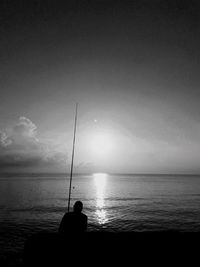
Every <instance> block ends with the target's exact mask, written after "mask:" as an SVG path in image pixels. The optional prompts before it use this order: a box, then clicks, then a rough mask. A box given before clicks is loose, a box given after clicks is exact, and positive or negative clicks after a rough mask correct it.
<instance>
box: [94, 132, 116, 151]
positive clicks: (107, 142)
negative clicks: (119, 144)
mask: <svg viewBox="0 0 200 267" xmlns="http://www.w3.org/2000/svg"><path fill="white" fill-rule="evenodd" d="M89 146H90V150H91V152H92V154H94V155H95V156H107V155H109V154H110V153H111V152H112V149H113V141H112V138H111V136H110V135H109V134H107V133H96V134H93V135H92V136H91V137H90V140H89Z"/></svg>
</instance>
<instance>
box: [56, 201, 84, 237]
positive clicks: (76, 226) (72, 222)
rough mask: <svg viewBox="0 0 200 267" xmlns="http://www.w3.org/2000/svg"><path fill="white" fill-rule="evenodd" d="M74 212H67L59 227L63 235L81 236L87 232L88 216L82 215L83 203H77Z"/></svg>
mask: <svg viewBox="0 0 200 267" xmlns="http://www.w3.org/2000/svg"><path fill="white" fill-rule="evenodd" d="M73 209H74V210H73V212H67V213H65V215H64V216H63V218H62V221H61V223H60V226H59V229H58V231H59V233H61V234H81V233H84V232H85V231H86V230H87V216H86V215H85V214H83V213H82V209H83V203H82V202H81V201H76V202H75V204H74V207H73Z"/></svg>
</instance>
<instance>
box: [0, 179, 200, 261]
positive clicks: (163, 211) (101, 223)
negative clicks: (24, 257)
mask: <svg viewBox="0 0 200 267" xmlns="http://www.w3.org/2000/svg"><path fill="white" fill-rule="evenodd" d="M68 186H69V177H66V176H64V175H60V174H59V175H55V174H54V175H52V174H31V175H30V174H23V175H21V174H20V175H16V174H15V175H1V178H0V209H1V212H0V236H1V239H0V250H1V254H2V255H4V256H5V255H6V253H8V254H9V253H14V252H17V251H20V250H22V249H23V244H24V240H25V239H26V238H27V237H28V236H30V235H31V234H32V233H36V232H40V231H44V230H45V231H57V229H58V226H59V223H60V220H61V218H62V216H63V214H64V212H65V211H66V207H67V197H68ZM76 200H82V201H83V203H84V212H85V213H86V214H87V215H88V218H89V225H88V230H89V231H91V230H105V231H159V230H168V229H171V230H179V231H193V232H194V231H199V230H200V209H199V207H200V177H199V176H177V175H176V176H166V175H165V176H163V175H156V176H153V175H109V174H92V175H78V176H74V178H73V188H72V200H71V204H72V205H73V203H74V202H75V201H76Z"/></svg>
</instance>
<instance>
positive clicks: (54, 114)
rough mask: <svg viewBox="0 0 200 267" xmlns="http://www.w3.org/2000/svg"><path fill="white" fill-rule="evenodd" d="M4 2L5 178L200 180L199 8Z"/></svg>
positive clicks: (0, 44) (0, 20)
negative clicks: (66, 175)
mask: <svg viewBox="0 0 200 267" xmlns="http://www.w3.org/2000/svg"><path fill="white" fill-rule="evenodd" d="M63 2H64V1H62V2H59V1H39V0H35V1H21V0H19V1H15V0H13V1H8V0H7V1H4V0H3V1H1V3H0V5H1V8H0V10H1V11H0V36H1V37H0V93H1V97H0V172H9V171H13V172H18V171H31V172H69V170H70V163H71V151H72V139H73V127H74V115H75V104H76V103H78V104H79V106H78V121H77V134H76V147H75V158H74V171H75V172H110V173H170V174H171V173H185V174H187V173H192V174H198V173H200V165H199V162H200V116H199V115H200V105H199V99H200V89H199V86H200V75H199V72H200V50H199V47H200V19H199V12H200V4H199V3H198V1H191V0H190V1H189V0H188V1H184V0H181V1H178V0H174V1H170V0H168V1H161V0H160V1H159V0H155V1H147V0H140V1H137V0H136V1H117V0H116V1H109V0H107V1H104V0H96V1H95V0H93V1H77V0H74V1H66V3H65V4H63Z"/></svg>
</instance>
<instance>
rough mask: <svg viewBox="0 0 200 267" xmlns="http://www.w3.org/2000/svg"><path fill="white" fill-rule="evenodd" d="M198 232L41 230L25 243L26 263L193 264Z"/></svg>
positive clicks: (197, 256) (95, 264)
mask: <svg viewBox="0 0 200 267" xmlns="http://www.w3.org/2000/svg"><path fill="white" fill-rule="evenodd" d="M199 240H200V233H179V232H159V233H158V232H156V233H155V232H145V233H135V232H134V233H133V232H131V233H108V232H88V233H85V234H84V235H81V236H74V235H73V236H70V235H68V236H61V235H59V234H56V233H55V234H53V233H41V234H36V235H33V236H32V237H30V238H29V239H28V240H27V242H26V243H25V248H24V265H25V266H27V267H28V266H80V265H84V266H99V265H102V266H114V265H115V264H121V265H123V266H130V265H132V266H134V265H135V266H141V265H144V264H145V265H147V264H148V265H149V264H153V265H154V266H155V265H156V266H172V265H175V264H177V265H178V266H180V265H182V264H186V266H196V265H197V264H198V262H199Z"/></svg>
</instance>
